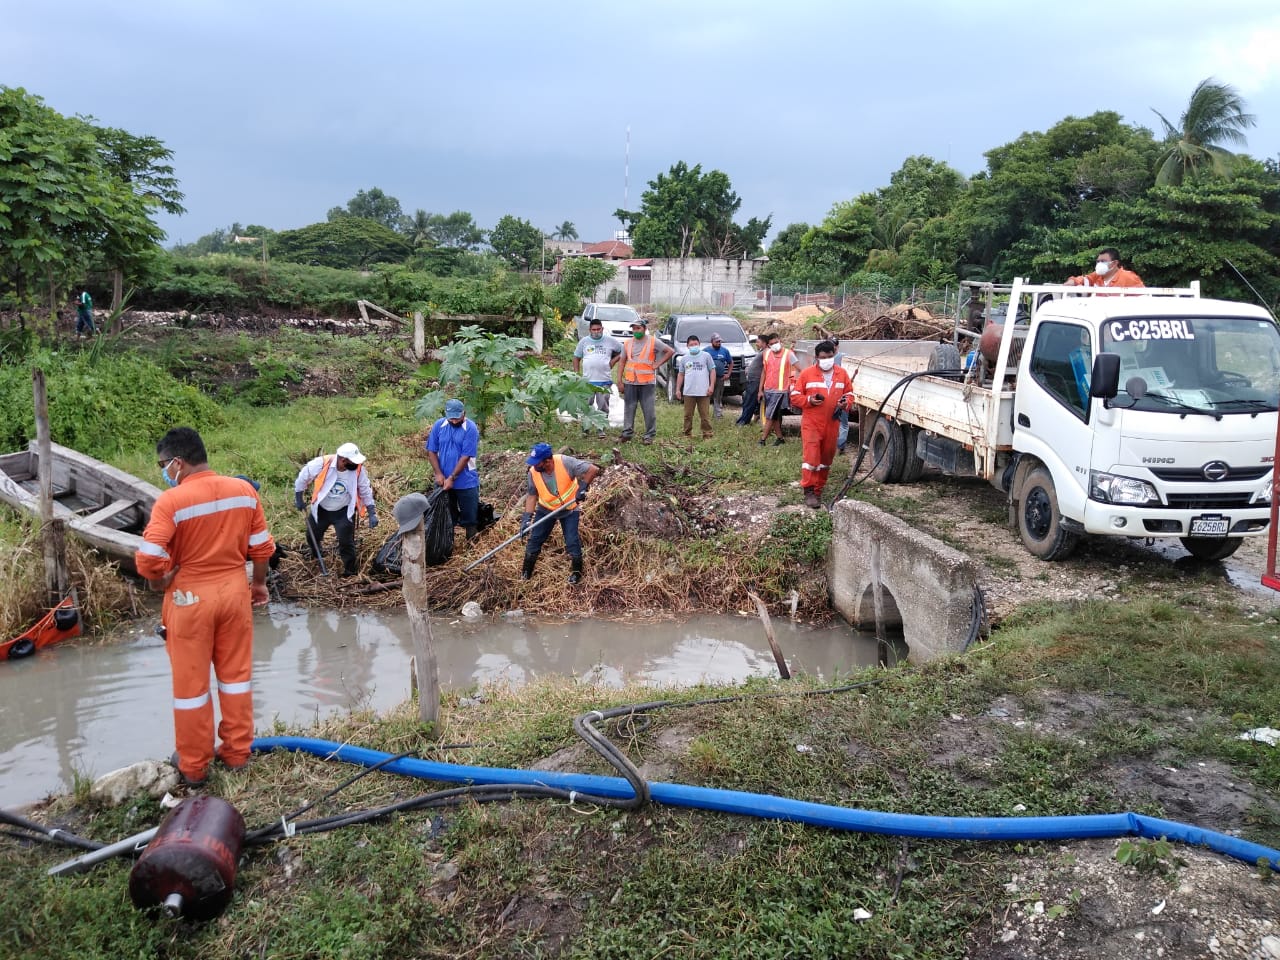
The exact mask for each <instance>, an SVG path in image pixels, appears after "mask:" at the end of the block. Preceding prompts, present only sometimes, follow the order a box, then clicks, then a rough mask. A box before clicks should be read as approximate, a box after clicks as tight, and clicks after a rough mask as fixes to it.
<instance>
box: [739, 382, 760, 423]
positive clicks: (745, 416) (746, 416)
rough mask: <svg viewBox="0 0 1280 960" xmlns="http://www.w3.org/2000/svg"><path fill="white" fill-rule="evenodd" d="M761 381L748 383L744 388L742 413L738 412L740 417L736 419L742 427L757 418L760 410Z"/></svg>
mask: <svg viewBox="0 0 1280 960" xmlns="http://www.w3.org/2000/svg"><path fill="white" fill-rule="evenodd" d="M759 390H760V383H759V381H757V382H756V383H748V384H747V385H746V386H745V387H743V389H742V413H740V414H738V419H737V420H736V421H734V422H735V423H737V425H738V426H740V427H745V426H746V425H747V424H748V423H750V422H751V421H752V420H754V419H755V418H756V413H757V412H758V411H759V410H760V395H759Z"/></svg>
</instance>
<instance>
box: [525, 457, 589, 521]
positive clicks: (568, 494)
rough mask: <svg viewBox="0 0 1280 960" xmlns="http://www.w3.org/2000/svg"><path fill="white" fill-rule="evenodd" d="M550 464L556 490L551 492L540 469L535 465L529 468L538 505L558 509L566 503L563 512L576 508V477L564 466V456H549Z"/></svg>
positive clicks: (548, 508) (547, 508) (546, 508)
mask: <svg viewBox="0 0 1280 960" xmlns="http://www.w3.org/2000/svg"><path fill="white" fill-rule="evenodd" d="M551 464H552V466H553V467H554V468H555V475H556V490H557V491H559V492H557V493H552V492H551V489H550V488H549V487H548V486H547V482H546V480H544V479H543V477H542V471H541V470H539V469H538V468H537V467H530V468H529V476H530V477H531V478H532V480H533V488H534V489H535V490H537V491H538V506H540V507H542V508H543V509H545V510H559V509H560V508H561V507H563V506H565V505H566V504H568V506H567V508H566V509H565V513H570V512H571V511H574V510H577V509H578V504H577V503H576V502H575V500H576V498H577V496H578V479H577V477H571V476H570V475H569V471H568V470H566V469H565V467H564V458H563V457H561V456H560V454H558V453H557V454H556V455H555V456H553V457H552V458H551Z"/></svg>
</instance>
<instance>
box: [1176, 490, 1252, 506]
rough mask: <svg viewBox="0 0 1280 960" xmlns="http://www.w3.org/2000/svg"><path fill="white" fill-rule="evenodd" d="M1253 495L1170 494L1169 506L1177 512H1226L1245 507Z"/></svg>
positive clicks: (1245, 493)
mask: <svg viewBox="0 0 1280 960" xmlns="http://www.w3.org/2000/svg"><path fill="white" fill-rule="evenodd" d="M1252 498H1253V494H1251V493H1249V492H1247V491H1246V492H1244V493H1194V494H1192V493H1171V494H1169V506H1171V507H1174V508H1176V509H1178V510H1228V509H1231V508H1233V507H1247V506H1249V501H1250V500H1251V499H1252Z"/></svg>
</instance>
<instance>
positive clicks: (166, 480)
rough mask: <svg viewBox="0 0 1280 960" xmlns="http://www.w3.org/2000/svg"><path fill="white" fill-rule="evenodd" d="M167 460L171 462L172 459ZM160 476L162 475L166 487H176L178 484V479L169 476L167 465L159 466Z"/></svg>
mask: <svg viewBox="0 0 1280 960" xmlns="http://www.w3.org/2000/svg"><path fill="white" fill-rule="evenodd" d="M169 462H170V463H172V462H173V461H172V460H170V461H169ZM160 476H162V477H164V483H165V486H166V487H176V486H177V485H178V481H177V480H175V479H173V477H171V476H169V468H168V466H164V467H161V468H160Z"/></svg>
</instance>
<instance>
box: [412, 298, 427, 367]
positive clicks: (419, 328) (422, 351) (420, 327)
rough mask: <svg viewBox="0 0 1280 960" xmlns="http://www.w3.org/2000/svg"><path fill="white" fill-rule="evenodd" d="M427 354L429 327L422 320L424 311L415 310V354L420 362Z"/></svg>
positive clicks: (415, 357)
mask: <svg viewBox="0 0 1280 960" xmlns="http://www.w3.org/2000/svg"><path fill="white" fill-rule="evenodd" d="M426 355H427V329H426V325H425V324H424V323H423V322H422V311H421V310H415V311H414V312H413V356H414V359H415V360H417V361H418V362H419V363H421V362H422V358H423V357H425V356H426Z"/></svg>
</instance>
